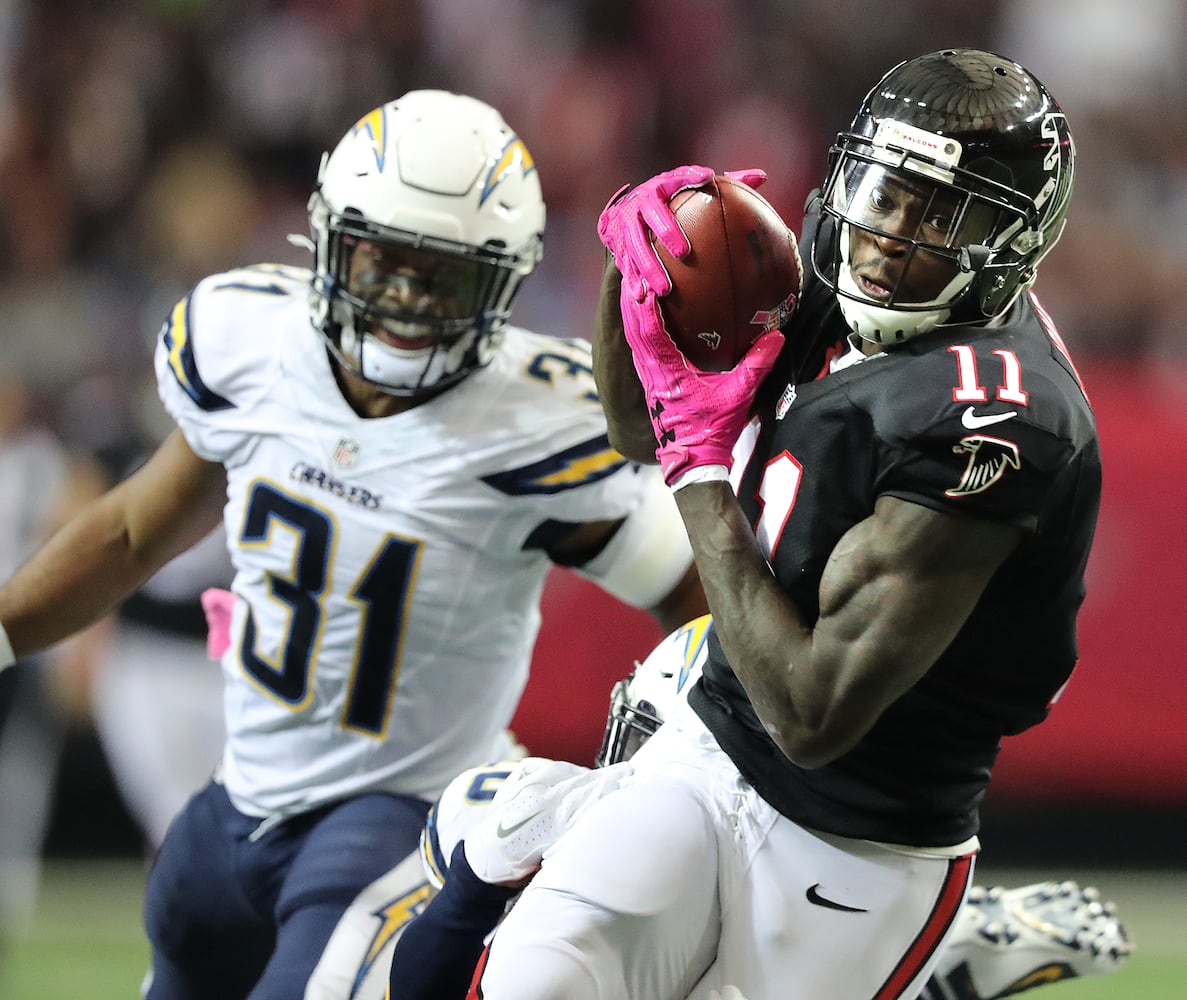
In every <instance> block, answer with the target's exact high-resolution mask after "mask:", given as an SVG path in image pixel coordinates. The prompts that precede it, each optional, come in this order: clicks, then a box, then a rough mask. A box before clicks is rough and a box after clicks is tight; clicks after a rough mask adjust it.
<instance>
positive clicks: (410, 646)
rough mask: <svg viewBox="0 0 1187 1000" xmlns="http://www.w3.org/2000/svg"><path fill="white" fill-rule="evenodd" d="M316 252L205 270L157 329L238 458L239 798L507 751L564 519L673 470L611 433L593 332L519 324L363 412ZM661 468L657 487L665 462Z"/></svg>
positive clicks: (229, 664)
mask: <svg viewBox="0 0 1187 1000" xmlns="http://www.w3.org/2000/svg"><path fill="white" fill-rule="evenodd" d="M309 277H310V276H309V273H308V272H307V271H304V270H300V269H294V268H284V267H272V266H267V267H254V268H245V269H242V270H238V271H232V272H229V273H226V274H220V275H214V276H211V277H209V278H206V279H205V280H203V281H202V282H201V283H200V284H199V285H198V286H197V287H196V288H195V289H194V291H193V292H192V293H191V295H190V296H189V297H187V298H186V299H184V300H183V301H182V302H180V303H179V304H178V305H177V307H176V308H175V309H174V311H173V313H172V315H171V316H170V318H169V320H168V321H167V322H166V324H165V327H164V329H163V330H162V335H161V340H160V343H159V346H158V350H157V376H158V382H159V387H160V391H161V396H162V399H163V400H164V402H165V405H166V407H167V408H168V410H169V412H170V413H171V414H172V416H173V417H174V419H175V420H176V421H177V423H178V424H179V426H180V427H181V429H182V431H183V432H184V434H185V436H186V439H187V440H188V442H189V444H190V446H191V447H192V448H193V450H194V451H195V453H197V454H198V455H200V456H202V457H203V458H205V459H207V460H210V461H217V462H221V463H223V464H224V465H225V467H226V470H227V497H228V502H227V506H226V510H225V515H224V523H225V527H226V532H227V538H228V546H229V548H230V550H231V556H232V560H233V562H234V564H235V569H236V575H235V580H234V584H233V587H232V589H233V590H234V592H235V593H236V595H237V596H238V598H239V600H238V602H237V604H236V609H235V614H234V616H233V619H232V625H231V645H230V647H229V649H228V650H227V652H226V654H225V655H224V657H223V661H222V665H223V672H224V675H225V681H226V694H225V709H226V721H227V729H228V743H227V749H226V753H225V757H224V761H223V778H224V781H225V783H226V786H227V790H228V792H229V793H230V795H231V799H232V801H233V802H234V803H235V805H236V807H237V808H239V809H240V810H241V811H243V812H246V813H248V814H252V815H258V816H275V815H287V814H292V813H297V812H302V811H305V810H308V809H311V808H315V807H317V806H319V805H321V804H323V803H326V802H330V801H334V800H338V799H341V798H344V797H347V796H353V795H358V794H362V793H365V792H369V791H376V790H386V791H392V792H398V793H401V794H407V795H416V796H423V797H426V798H431V797H434V796H435V795H437V794H438V793H439V792H440V791H441V790H442V789H443V788H444V787H445V785H446V784H447V783H448V781H449V780H450V778H451V777H453V776H454V775H456V774H458V773H459V772H460V771H463V770H465V769H467V768H469V767H473V766H475V765H477V764H479V763H481V762H483V761H487V760H492V759H498V757H500V756H502V755H504V754H505V753H506V747H505V745H504V744H503V742H502V741H503V732H504V730H505V728H506V726H507V725H508V723H509V722H510V719H511V716H512V714H513V712H514V710H515V707H516V704H517V702H518V701H519V698H520V694H521V692H522V690H523V687H524V684H525V683H526V680H527V675H528V667H529V663H530V659H531V654H532V647H533V644H534V642H535V638H536V633H537V631H538V628H539V624H540V611H539V598H540V595H541V591H542V589H543V586H544V581H545V577H546V575H547V572H548V570H549V567H550V566H551V565H552V564H551V563H550V561H549V560H548V558H547V556H546V554H545V552H544V551H543V548H542V546H543V544H544V543H545V541H546V540H547V539H548V538H549V537H550V535H551V534H552V533H553V532H555V531H556V529H557V526H558V525H564V524H580V523H585V522H591V521H599V520H614V519H619V518H622V517H625V516H626V515H627V514H629V513H630V512H631V511H632V510H633V509H635V508H636V507H637V506H638V505H639V504H641V503H642V502H643V499H644V497H645V496H646V495H647V494H648V492H649V491H651V490H654V489H656V488H657V486H656V484H657V483H658V477H656V476H655V475H654V470H651V469H641V468H639V467H638V466H636V465H634V464H633V463H630V462H627V461H625V460H624V459H623V458H622V457H621V456H620V455H619V454H618V453H617V452H616V451H614V450H613V449H612V448H611V447H610V445H609V442H608V440H607V438H606V426H605V418H604V416H603V414H602V411H601V407H600V405H599V403H598V400H597V396H596V393H595V388H594V384H593V378H592V374H591V370H590V357H589V348H588V345H587V344H585V343H584V342H580V341H566V340H559V339H556V338H550V337H544V336H540V335H537V334H534V333H530V332H528V331H526V330H522V329H518V328H510V329H508V330H507V331H506V335H505V338H504V341H503V344H502V347H501V348H500V350H499V351H498V352H497V354H496V356H495V359H494V361H492V363H491V364H490V365H489V366H488V367H486V368H484V369H481V370H480V371H478V372H476V373H475V374H473V375H471V376H470V377H469V378H467V379H465V380H464V381H463V382H461V383H460V384H459V385H457V386H455V387H453V388H451V389H450V390H448V391H447V392H445V393H443V394H442V395H440V396H437V397H436V398H434V399H431V400H430V401H428V402H426V403H423V404H421V405H420V406H417V407H415V408H414V409H411V410H409V411H407V412H404V413H400V414H396V415H394V416H390V417H384V418H380V419H362V418H360V417H359V416H357V415H356V414H355V413H354V411H353V410H352V409H351V408H350V407H349V406H348V405H347V403H346V402H345V400H344V399H343V397H342V395H341V393H340V392H339V390H338V387H337V385H336V383H335V381H334V377H333V373H332V370H331V366H330V362H329V358H328V356H327V351H326V345H325V342H324V340H323V339H322V338H321V336H320V335H319V333H318V332H317V331H316V330H315V329H314V328H313V327H312V326H311V324H310V319H309V314H308V311H307V305H306V302H307V294H308V284H309ZM659 488H662V484H661V485H660V487H659Z"/></svg>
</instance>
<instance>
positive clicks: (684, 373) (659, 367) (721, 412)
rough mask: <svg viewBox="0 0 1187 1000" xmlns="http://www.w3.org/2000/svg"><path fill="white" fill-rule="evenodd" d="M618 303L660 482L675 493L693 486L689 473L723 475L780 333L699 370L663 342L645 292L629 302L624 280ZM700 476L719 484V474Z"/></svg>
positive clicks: (654, 303) (652, 299)
mask: <svg viewBox="0 0 1187 1000" xmlns="http://www.w3.org/2000/svg"><path fill="white" fill-rule="evenodd" d="M619 305H620V308H621V310H622V325H623V330H624V332H625V333H626V339H627V343H629V344H630V346H631V352H632V355H633V358H634V362H635V371H636V372H637V373H638V375H639V381H640V382H641V383H642V385H643V394H644V396H645V397H646V400H647V412H648V414H649V416H650V417H651V426H652V428H653V429H654V430H655V439H656V441H657V442H658V445H659V446H658V447H657V448H656V451H655V456H656V458H658V459H659V463H660V466H661V468H662V469H663V473H664V481H665V482H666V483H667V484H668V485H669V486H671V487H672V488H673V489H679V488H680V487H681V486H686V485H688V484H689V482H692V481H695V480H696V478H697V477H690V476H688V474H689V473H690V472H691V471H692V470H694V469H699V468H702V467H704V466H720V467H722V468H723V469H728V468H729V465H730V452H731V451H732V450H733V447H734V443H735V442H736V441H737V440H738V435H739V434H741V433H742V428H743V427H744V426H746V421H747V420H748V419H749V418H750V410H751V407H752V405H753V403H754V395H755V393H756V392H757V391H758V387H759V385H760V384H762V381H763V379H764V378H766V377H767V374H768V373H769V372H770V370H771V368H772V366H773V365H774V364H775V359H776V358H777V357H778V356H779V350H780V348H782V346H783V334H782V333H780V332H779V331H778V330H768V331H767V332H766V333H764V334H762V335H761V336H760V337H759V338H758V339H757V340H755V342H754V343H753V344H751V345H750V349H749V350H748V351H747V352H746V354H745V355H744V356H743V357H742V360H741V361H739V362H738V363H737V365H735V366H734V367H733V368H732V369H730V370H729V371H726V372H703V371H701V370H700V369H699V368H696V367H694V366H693V365H692V364H691V363H690V362H689V361H688V359H687V358H685V357H684V355H683V354H681V353H680V350H679V348H677V347H676V345H675V344H674V343H673V342H672V338H671V337H669V336H668V332H667V330H665V329H664V323H663V317H662V316H661V315H660V310H659V300H658V299H657V298H656V296H655V295H654V294H653V293H648V294H646V295H645V296H644V297H643V300H642V301H636V300H635V298H634V296H632V295H631V294H630V292H629V291H628V290H627V287H626V283H625V281H624V283H623V286H622V295H621V297H620V299H619ZM705 478H713V479H724V478H725V475H724V473H721V474H715V475H709V476H707V477H705Z"/></svg>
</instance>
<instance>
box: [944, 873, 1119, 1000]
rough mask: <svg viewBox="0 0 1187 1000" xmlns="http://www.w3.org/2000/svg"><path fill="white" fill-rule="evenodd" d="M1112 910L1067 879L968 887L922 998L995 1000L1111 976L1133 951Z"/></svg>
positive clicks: (1087, 889)
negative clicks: (1066, 982)
mask: <svg viewBox="0 0 1187 1000" xmlns="http://www.w3.org/2000/svg"><path fill="white" fill-rule="evenodd" d="M1116 909H1117V908H1116V906H1115V905H1114V904H1113V903H1111V902H1102V901H1101V898H1100V893H1099V892H1098V891H1097V890H1096V889H1095V888H1093V887H1091V886H1087V887H1084V888H1081V887H1080V885H1079V884H1078V883H1077V882H1072V881H1066V882H1040V883H1037V884H1035V885H1028V886H1022V887H1021V888H1018V889H1005V888H1003V887H1001V886H994V887H992V888H989V889H984V888H982V887H980V886H973V887H972V888H971V889H970V890H969V894H968V897H967V900H966V905H965V906H964V907H962V908H961V911H960V914H959V916H958V917H957V918H956V926H955V928H954V930H953V932H952V937H951V939H950V940H949V943H948V945H947V946H946V947H945V949H944V952H943V956H942V957H941V958H940V963H939V966H938V967H937V969H936V972H935V975H934V976H933V977H932V979H931V981H930V982H929V983H928V985H927V988H926V989H925V990H924V993H923V994H922V996H923V997H924V998H927V1000H933V998H934V1000H994V998H997V997H1008V996H1013V995H1015V994H1017V993H1022V992H1023V991H1025V990H1028V989H1031V988H1032V987H1034V986H1042V985H1045V984H1047V983H1054V982H1059V981H1060V980H1063V979H1072V978H1074V977H1076V976H1098V975H1103V974H1105V973H1109V972H1115V971H1116V970H1117V969H1119V968H1120V967H1121V965H1122V963H1123V962H1124V961H1125V959H1126V958H1128V957H1129V955H1130V953H1131V952H1132V951H1133V944H1132V942H1131V941H1130V938H1129V934H1128V932H1127V931H1126V929H1125V927H1124V925H1123V924H1122V923H1121V921H1120V920H1118V919H1117V915H1116Z"/></svg>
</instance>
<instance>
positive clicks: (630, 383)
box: [593, 254, 687, 621]
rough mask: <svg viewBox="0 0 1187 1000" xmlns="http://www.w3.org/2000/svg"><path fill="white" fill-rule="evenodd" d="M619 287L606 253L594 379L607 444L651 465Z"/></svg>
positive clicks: (651, 441) (649, 433) (650, 436)
mask: <svg viewBox="0 0 1187 1000" xmlns="http://www.w3.org/2000/svg"><path fill="white" fill-rule="evenodd" d="M621 288H622V275H621V274H620V273H619V271H618V268H617V267H616V266H615V264H614V258H613V257H612V256H611V255H610V254H607V255H606V267H605V270H604V271H603V272H602V289H601V294H600V295H599V297H598V308H597V313H596V314H595V318H594V334H593V369H594V381H596V382H597V385H598V393H599V395H600V397H601V400H602V409H603V410H604V411H605V413H606V423H607V427H608V430H609V436H610V443H611V444H612V445H614V447H615V448H617V449H618V451H619V452H621V453H622V454H623V455H625V456H626V457H627V458H629V459H632V460H634V461H636V462H643V463H645V464H647V465H654V464H655V462H656V458H655V431H653V430H652V427H651V421H650V420H649V419H648V417H647V403H646V401H645V399H644V398H643V386H642V385H641V384H640V383H639V379H638V377H637V375H636V374H635V366H634V362H633V361H632V360H631V349H630V345H629V344H628V343H627V341H626V336H625V335H624V333H623V329H622V313H621V311H620V309H619V305H618V300H619V294H620V291H621ZM685 620H686V621H687V619H685Z"/></svg>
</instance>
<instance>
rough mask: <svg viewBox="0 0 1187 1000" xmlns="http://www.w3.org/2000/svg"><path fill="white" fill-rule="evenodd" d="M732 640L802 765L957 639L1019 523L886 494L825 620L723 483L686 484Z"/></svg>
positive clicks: (750, 686)
mask: <svg viewBox="0 0 1187 1000" xmlns="http://www.w3.org/2000/svg"><path fill="white" fill-rule="evenodd" d="M676 502H677V505H678V506H679V508H680V512H681V515H682V516H683V517H684V520H685V524H686V525H687V527H688V533H689V539H690V541H691V542H692V547H693V552H694V554H695V556H696V562H697V565H698V566H699V567H700V572H701V580H702V584H703V586H704V589H705V592H706V594H707V596H708V601H709V606H710V608H711V609H712V611H713V614H714V620H715V622H716V627H717V631H718V635H719V637H720V639H721V643H722V647H723V649H724V650H725V653H726V656H727V657H728V659H729V661H730V665H731V666H732V667H733V668H734V671H735V672H736V673H737V675H738V678H739V680H741V682H742V684H743V685H744V686H745V688H746V692H747V694H748V695H749V697H750V700H751V702H752V703H753V705H754V708H755V711H756V712H757V713H758V716H759V718H760V719H761V720H762V721H763V724H764V726H766V728H767V731H768V733H769V734H770V736H771V738H772V739H773V740H774V741H775V742H776V743H777V744H778V746H779V747H780V749H782V750H783V752H784V753H785V754H787V756H788V757H789V758H791V759H792V760H793V761H795V763H797V764H799V765H800V766H801V767H820V766H823V765H824V764H827V763H828V762H829V761H831V760H833V759H835V758H836V757H838V756H840V755H841V754H843V753H845V752H846V751H847V750H849V749H850V748H852V747H853V746H854V745H855V744H856V743H857V742H858V740H860V739H861V737H862V736H863V735H864V734H865V733H866V732H867V731H868V730H869V729H870V727H871V726H872V725H873V724H874V722H875V721H876V720H877V718H878V716H879V715H880V714H881V712H882V711H883V710H884V709H885V708H886V706H887V705H889V704H890V703H891V702H892V701H894V700H895V699H896V698H898V697H899V696H900V695H901V694H902V693H903V692H904V691H906V690H907V689H908V688H909V687H910V686H911V685H912V684H914V683H915V682H916V681H917V680H918V679H919V678H920V677H921V676H922V675H923V674H924V673H926V672H927V670H928V669H929V668H930V667H931V666H932V664H933V663H934V662H935V661H936V658H937V657H938V656H939V655H940V653H941V652H943V650H944V649H945V648H946V647H947V646H948V645H949V644H950V643H951V641H952V640H953V638H954V637H955V635H956V633H957V632H958V631H959V629H960V627H961V625H962V624H963V623H964V621H965V619H966V618H967V617H968V615H969V613H970V612H971V611H972V609H973V606H974V605H975V603H976V602H977V599H978V598H979V597H980V596H981V593H982V592H983V591H984V589H985V587H986V585H987V584H988V582H989V580H990V578H991V577H992V576H993V574H994V572H995V571H996V570H997V568H998V567H999V566H1000V565H1001V563H1002V562H1003V561H1004V560H1005V558H1006V557H1007V556H1008V555H1009V554H1010V552H1011V551H1012V550H1013V549H1014V547H1015V546H1016V545H1017V544H1018V541H1019V538H1020V533H1019V531H1018V530H1017V529H1014V528H1011V527H1008V526H1006V525H1002V524H994V523H990V522H985V521H978V520H971V519H967V518H957V517H953V516H951V515H946V514H941V513H939V512H937V511H934V510H931V509H930V508H927V507H923V506H920V505H918V504H913V503H909V502H906V501H903V500H898V499H896V498H893V497H888V496H884V497H881V498H880V499H879V500H878V501H877V504H876V505H875V509H874V513H873V515H872V516H870V517H868V518H866V519H865V520H864V521H861V522H859V523H858V524H856V525H854V526H853V527H852V528H851V529H850V530H849V531H848V532H847V533H846V534H845V535H844V536H843V537H842V538H841V540H840V541H839V542H838V543H837V546H836V548H835V549H834V550H833V552H832V555H831V557H830V558H829V561H828V565H827V567H826V569H825V572H824V575H823V578H822V579H821V584H820V617H819V618H818V620H817V621H816V623H815V624H814V625H812V624H810V623H809V622H807V621H806V620H805V618H804V616H803V615H802V614H801V613H800V611H799V609H798V608H797V607H796V606H795V604H794V603H793V602H792V601H791V600H790V599H789V597H788V596H787V595H786V594H785V593H784V592H783V591H782V590H781V588H780V587H779V585H778V584H777V583H776V581H775V578H774V576H773V575H772V574H771V571H770V569H769V568H768V566H767V563H766V560H765V559H764V558H763V555H762V553H761V551H760V550H759V547H758V544H757V542H756V540H755V536H754V533H753V530H752V529H751V527H750V525H749V523H748V522H747V521H746V518H745V516H744V515H743V513H742V510H741V508H740V507H739V506H738V503H737V501H736V500H735V498H734V495H733V493H732V491H731V490H730V488H729V486H728V484H725V483H704V484H698V485H695V486H689V487H687V488H685V489H682V490H680V491H678V492H677V493H676Z"/></svg>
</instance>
